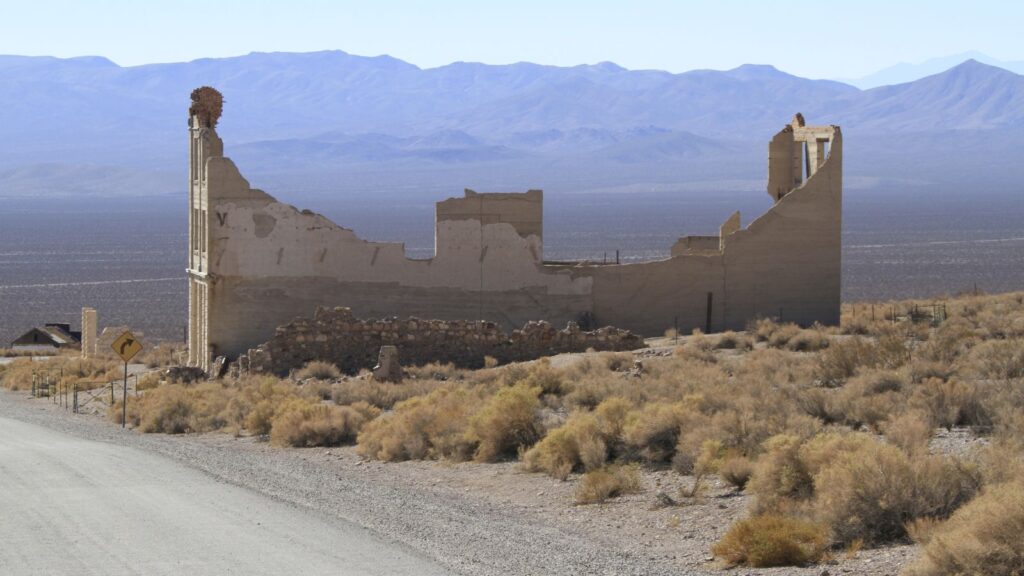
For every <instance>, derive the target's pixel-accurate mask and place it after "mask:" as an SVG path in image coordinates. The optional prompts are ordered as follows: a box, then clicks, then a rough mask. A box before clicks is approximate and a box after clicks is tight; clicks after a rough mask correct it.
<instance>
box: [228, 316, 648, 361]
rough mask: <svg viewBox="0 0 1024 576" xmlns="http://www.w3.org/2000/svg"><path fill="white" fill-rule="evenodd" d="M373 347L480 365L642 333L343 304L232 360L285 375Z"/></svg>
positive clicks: (628, 342) (362, 357) (617, 342)
mask: <svg viewBox="0 0 1024 576" xmlns="http://www.w3.org/2000/svg"><path fill="white" fill-rule="evenodd" d="M381 346H395V347H397V348H398V352H399V358H401V360H402V363H404V364H411V365H422V364H427V363H430V362H441V363H446V362H451V363H452V364H455V365H456V366H460V367H466V368H480V367H482V366H483V365H484V358H485V357H487V356H490V357H492V358H494V359H496V360H497V361H499V362H501V363H506V362H513V361H524V360H533V359H536V358H540V357H543V356H551V355H554V354H561V353H564V352H583V351H585V350H588V349H593V350H635V349H637V348H640V347H642V346H643V339H642V338H640V337H639V336H637V335H635V334H633V333H631V332H629V331H627V330H619V329H616V328H611V327H606V328H601V329H599V330H592V331H583V330H580V328H579V326H578V325H577V324H575V323H572V322H570V323H569V324H568V325H567V326H566V328H564V329H562V330H558V329H556V328H554V327H553V326H552V325H551V324H549V323H547V322H543V321H541V322H528V323H526V324H525V325H524V326H523V327H522V328H521V329H518V330H513V331H512V332H511V333H506V332H505V331H503V330H502V329H501V327H499V326H498V325H497V324H496V323H494V322H486V321H469V320H453V321H446V320H422V319H419V318H406V319H399V318H384V319H376V320H374V319H369V320H361V319H358V318H356V317H355V316H353V314H352V310H351V309H349V308H333V309H330V308H318V309H317V311H316V314H315V315H314V316H313V318H312V319H308V318H300V319H296V320H295V321H293V322H290V323H288V324H287V325H284V326H281V327H279V328H278V329H277V333H276V334H275V336H274V337H273V338H272V339H271V340H270V341H269V342H266V343H264V344H262V345H260V346H259V347H256V348H254V349H252V350H249V351H248V352H247V353H245V354H243V355H242V356H240V357H239V359H238V366H239V370H240V372H242V373H260V372H267V373H273V374H278V375H285V374H287V373H288V372H289V371H290V370H293V369H296V368H299V367H301V366H303V365H304V364H305V363H307V362H310V361H313V360H321V361H328V362H331V363H333V364H335V365H336V366H338V368H340V369H341V370H342V371H344V372H347V373H352V374H354V373H356V372H358V371H359V370H360V369H364V368H370V367H372V366H373V365H374V363H375V362H376V360H377V355H378V352H379V351H380V348H381Z"/></svg>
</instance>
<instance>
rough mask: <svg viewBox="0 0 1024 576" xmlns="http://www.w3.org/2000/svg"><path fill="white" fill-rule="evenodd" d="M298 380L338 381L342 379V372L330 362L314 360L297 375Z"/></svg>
mask: <svg viewBox="0 0 1024 576" xmlns="http://www.w3.org/2000/svg"><path fill="white" fill-rule="evenodd" d="M295 378H296V379H298V380H309V379H314V380H337V379H338V378H341V370H338V367H337V366H335V365H334V364H331V363H330V362H322V361H320V360H314V361H312V362H307V363H306V365H305V366H303V367H302V368H301V369H299V370H298V371H297V372H296V373H295Z"/></svg>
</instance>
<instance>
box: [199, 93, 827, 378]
mask: <svg viewBox="0 0 1024 576" xmlns="http://www.w3.org/2000/svg"><path fill="white" fill-rule="evenodd" d="M220 102H221V100H220V99H219V95H217V94H216V93H214V92H211V91H204V92H202V93H201V94H197V96H196V98H195V104H194V106H193V108H192V110H191V120H190V130H191V140H190V142H191V144H190V151H191V162H190V166H191V171H190V175H191V178H190V186H189V202H190V207H191V210H190V221H189V222H190V224H189V230H190V234H189V270H188V275H189V363H190V365H194V366H198V367H200V368H203V369H204V370H206V369H209V366H210V361H211V359H212V358H213V357H216V356H225V357H226V358H229V359H233V358H236V357H238V356H239V355H242V354H244V353H245V352H246V351H247V350H249V349H251V348H253V347H254V346H256V345H258V344H259V343H260V342H266V341H267V338H269V337H271V335H273V334H274V331H275V329H276V328H277V327H278V326H280V325H282V324H285V323H286V322H289V321H291V320H292V319H293V318H296V317H307V316H309V315H310V314H311V313H312V312H313V311H314V310H315V309H316V307H317V306H347V307H349V308H350V309H352V310H353V311H354V315H355V316H357V317H362V318H385V317H415V316H425V317H429V318H436V319H439V320H446V321H468V324H466V326H469V325H472V324H473V321H483V320H486V321H490V322H493V323H495V324H496V326H498V327H501V328H503V329H505V330H511V329H513V328H515V327H517V326H522V325H523V324H524V323H526V322H528V321H531V320H546V321H548V322H551V323H553V324H556V325H563V324H565V323H567V322H573V321H575V322H584V321H585V322H586V323H587V324H588V325H591V323H593V325H611V326H617V327H621V328H625V329H629V330H633V331H636V332H639V333H643V334H648V335H652V334H661V333H663V332H664V330H666V329H667V328H671V327H677V328H678V329H680V330H681V331H683V332H688V331H690V330H692V329H694V328H699V329H701V330H705V331H709V332H711V331H718V330H724V329H742V328H743V327H744V326H745V325H746V324H747V322H748V321H750V320H751V319H754V318H758V317H776V318H779V319H781V320H783V321H786V322H796V323H798V324H802V325H810V324H812V323H814V322H821V323H824V324H836V323H838V321H839V295H840V287H841V278H842V275H841V271H842V250H841V239H842V236H841V232H842V135H841V132H840V130H839V127H838V126H807V125H806V124H805V123H804V119H803V117H802V116H800V115H799V114H798V115H797V116H796V117H795V118H794V119H793V121H792V122H791V123H790V124H788V125H786V126H785V127H784V128H783V129H782V130H781V131H780V132H779V133H778V134H776V135H775V136H774V137H773V138H772V140H771V142H770V143H769V145H768V156H769V162H768V193H769V194H770V195H771V197H772V200H773V205H772V207H771V208H769V209H768V211H766V212H765V213H764V214H762V215H761V216H759V217H758V218H755V219H754V220H753V221H751V222H750V223H749V224H748V225H747V226H745V227H744V226H743V225H742V223H741V219H740V214H739V213H735V214H733V215H732V216H730V218H729V219H727V220H726V221H725V222H724V223H723V224H722V225H721V227H720V229H719V235H718V236H683V237H682V238H681V239H680V241H679V242H677V243H676V244H675V245H674V246H672V247H671V256H670V257H668V258H665V259H662V260H656V261H648V262H635V263H628V264H627V263H623V264H621V265H620V264H615V265H604V264H598V263H591V262H573V263H567V262H546V261H545V260H544V253H543V248H544V246H543V192H541V191H540V190H530V191H528V192H525V193H487V194H478V193H476V192H474V191H472V190H466V191H465V194H464V196H463V197H460V198H450V199H448V200H444V201H442V202H439V203H438V204H437V207H436V210H437V211H436V214H435V216H436V220H435V237H434V241H435V249H434V255H433V257H431V258H427V259H413V258H409V257H407V256H406V254H405V247H404V245H402V244H401V243H395V242H370V241H366V240H363V239H361V238H359V237H358V235H356V234H355V232H354V231H352V230H351V229H348V228H343V227H341V226H338V225H337V224H335V223H333V222H331V221H330V220H328V219H327V218H324V217H323V216H320V215H318V214H315V213H313V212H310V211H308V210H302V211H300V210H297V209H295V208H294V207H292V206H288V205H286V204H283V203H280V202H278V201H277V200H275V199H274V198H273V197H271V196H270V195H268V194H266V193H265V192H263V191H261V190H257V189H254V188H251V187H250V185H249V182H248V181H247V180H245V178H244V177H243V176H242V174H241V173H240V172H239V171H238V168H237V167H236V166H235V164H234V163H233V162H232V161H231V160H230V159H229V158H226V157H224V155H223V153H224V149H223V142H222V141H221V140H220V138H219V137H218V136H217V134H216V130H215V129H214V127H213V126H214V124H215V123H216V117H217V116H218V115H219V113H220V109H219V104H220ZM382 342H383V343H387V342H384V339H383V338H382V339H381V342H378V343H377V344H375V345H374V346H372V347H371V348H373V350H371V351H370V354H371V356H372V355H374V354H376V345H379V344H380V343H382ZM289 350H290V349H289ZM280 353H282V354H283V353H285V352H284V349H282V350H281V351H280ZM288 353H291V352H290V351H289V352H288ZM447 353H448V352H446V354H447ZM491 355H494V354H491ZM431 359H433V358H431ZM371 365H372V364H371Z"/></svg>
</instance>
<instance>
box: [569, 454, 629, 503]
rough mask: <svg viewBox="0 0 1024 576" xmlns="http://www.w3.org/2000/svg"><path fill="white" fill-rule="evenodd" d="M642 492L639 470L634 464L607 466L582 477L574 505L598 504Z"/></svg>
mask: <svg viewBox="0 0 1024 576" xmlns="http://www.w3.org/2000/svg"><path fill="white" fill-rule="evenodd" d="M642 491H643V481H642V480H641V478H640V468H639V466H637V465H636V464H627V465H615V464H612V465H609V466H606V467H604V468H599V469H597V470H591V471H590V472H587V473H586V474H584V475H583V478H582V479H581V480H580V484H579V486H578V487H577V488H576V494H575V500H576V504H600V503H602V502H605V501H606V500H608V499H609V498H615V497H616V496H621V495H623V494H637V493H640V492H642Z"/></svg>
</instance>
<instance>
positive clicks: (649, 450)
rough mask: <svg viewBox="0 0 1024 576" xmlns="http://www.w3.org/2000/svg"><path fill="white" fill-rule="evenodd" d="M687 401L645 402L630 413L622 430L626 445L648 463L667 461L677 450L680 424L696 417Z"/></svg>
mask: <svg viewBox="0 0 1024 576" xmlns="http://www.w3.org/2000/svg"><path fill="white" fill-rule="evenodd" d="M696 416H697V415H696V413H695V411H694V409H693V408H692V407H691V406H689V405H688V404H686V403H675V404H661V403H654V402H652V403H650V404H645V405H644V406H643V407H641V408H640V409H639V410H637V411H635V412H633V413H632V414H630V416H629V420H628V422H627V423H626V425H625V428H624V430H623V439H624V440H625V442H626V445H627V446H629V447H630V448H631V449H633V450H635V451H637V452H638V453H639V455H640V456H641V457H642V458H643V459H644V460H646V461H648V462H668V461H669V460H671V459H672V456H673V455H674V454H675V451H676V444H678V443H679V435H680V432H681V429H682V426H683V425H684V424H685V422H686V421H687V419H688V418H692V417H696Z"/></svg>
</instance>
